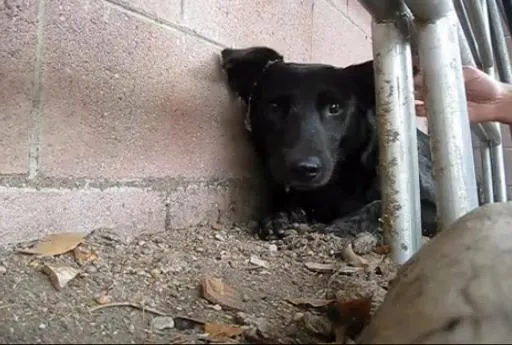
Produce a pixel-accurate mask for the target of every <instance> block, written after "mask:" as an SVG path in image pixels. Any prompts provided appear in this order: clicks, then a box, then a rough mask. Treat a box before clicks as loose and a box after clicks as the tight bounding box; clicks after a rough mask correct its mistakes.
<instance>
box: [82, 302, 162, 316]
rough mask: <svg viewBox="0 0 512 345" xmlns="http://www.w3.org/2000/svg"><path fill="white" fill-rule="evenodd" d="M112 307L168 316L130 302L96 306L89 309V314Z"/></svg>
mask: <svg viewBox="0 0 512 345" xmlns="http://www.w3.org/2000/svg"><path fill="white" fill-rule="evenodd" d="M113 307H130V308H134V309H139V310H142V311H147V312H148V313H151V314H155V315H158V316H169V315H168V314H166V313H163V312H161V311H159V310H156V309H153V308H150V307H145V306H142V305H138V304H136V303H131V302H113V303H108V304H102V305H98V306H96V307H93V308H91V309H89V312H91V313H92V312H94V311H97V310H100V309H103V308H113Z"/></svg>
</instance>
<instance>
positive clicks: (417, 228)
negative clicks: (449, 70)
mask: <svg viewBox="0 0 512 345" xmlns="http://www.w3.org/2000/svg"><path fill="white" fill-rule="evenodd" d="M372 34H373V56H374V77H375V89H376V102H377V104H376V106H377V108H376V109H377V124H378V130H379V147H380V157H379V164H380V173H381V186H382V204H383V208H382V221H383V224H382V228H383V232H384V237H385V239H386V240H387V242H388V243H391V247H392V258H393V259H394V261H395V262H396V263H398V264H403V263H404V262H406V261H407V260H409V258H410V257H411V256H412V255H413V254H414V253H416V251H417V250H418V249H419V248H420V245H421V205H420V192H419V190H420V188H419V179H418V176H419V168H418V151H417V134H416V133H417V132H416V120H415V114H416V113H415V108H414V84H413V74H412V57H411V50H410V44H409V42H408V40H407V39H406V37H405V36H404V34H403V33H402V32H401V30H400V29H399V28H397V27H396V25H395V24H394V23H393V22H380V23H378V22H376V21H375V20H374V21H373V23H372Z"/></svg>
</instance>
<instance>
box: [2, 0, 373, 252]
mask: <svg viewBox="0 0 512 345" xmlns="http://www.w3.org/2000/svg"><path fill="white" fill-rule="evenodd" d="M256 44H259V45H268V46H270V47H273V48H275V49H277V50H279V51H280V52H281V53H283V54H284V55H285V57H286V59H288V60H294V61H297V62H313V61H314V62H326V63H332V64H336V65H339V66H344V65H347V64H351V63H356V62H361V61H364V60H367V59H370V58H371V38H370V17H369V15H368V14H367V13H366V12H365V11H364V10H363V9H362V8H361V7H360V6H359V4H358V2H357V1H355V0H348V1H347V0H255V1H242V0H165V1H164V0H144V1H143V0H51V1H50V0H5V1H2V2H0V100H1V101H0V244H5V243H11V242H17V241H21V240H30V239H35V238H39V237H41V236H42V235H44V234H47V233H54V232H61V231H90V230H93V229H97V228H111V229H114V230H116V231H119V232H120V233H123V234H126V235H134V234H136V233H139V232H141V231H162V230H165V229H167V230H172V229H180V228H184V227H187V226H190V225H195V224H201V223H208V222H211V223H217V222H228V221H233V220H243V219H249V218H250V217H252V216H253V214H254V212H256V211H255V210H257V206H258V198H257V195H258V183H257V181H255V179H254V178H253V177H252V176H253V175H254V174H253V172H254V167H255V166H254V161H253V158H254V157H253V156H252V151H251V149H250V147H249V145H248V142H247V138H246V136H245V133H244V130H243V119H242V115H241V114H240V112H239V108H238V103H237V100H236V99H233V98H232V97H231V95H230V94H229V92H228V90H227V89H226V87H225V84H224V77H223V75H222V74H221V72H220V69H219V64H218V54H219V52H220V50H221V49H222V48H223V47H228V46H232V47H245V46H248V45H256Z"/></svg>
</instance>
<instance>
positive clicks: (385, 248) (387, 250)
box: [373, 244, 391, 255]
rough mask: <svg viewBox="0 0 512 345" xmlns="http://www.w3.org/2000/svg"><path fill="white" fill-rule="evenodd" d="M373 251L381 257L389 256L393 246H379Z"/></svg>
mask: <svg viewBox="0 0 512 345" xmlns="http://www.w3.org/2000/svg"><path fill="white" fill-rule="evenodd" d="M373 251H374V252H375V253H377V254H379V255H387V254H389V253H390V252H391V246H390V245H388V244H379V245H377V246H376V247H375V248H374V249H373Z"/></svg>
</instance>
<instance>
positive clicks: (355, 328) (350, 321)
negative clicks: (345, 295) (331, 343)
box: [328, 298, 371, 344]
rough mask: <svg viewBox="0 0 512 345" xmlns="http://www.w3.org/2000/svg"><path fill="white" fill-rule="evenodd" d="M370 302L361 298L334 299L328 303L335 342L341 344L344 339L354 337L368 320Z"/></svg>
mask: <svg viewBox="0 0 512 345" xmlns="http://www.w3.org/2000/svg"><path fill="white" fill-rule="evenodd" d="M370 312H371V302H370V300H368V299H365V298H361V299H355V300H352V301H348V302H340V301H336V302H334V303H332V304H330V305H329V310H328V316H329V319H330V320H331V322H332V323H333V331H334V334H335V335H336V343H338V344H343V343H344V342H345V340H344V339H339V338H346V337H350V338H355V337H356V336H357V335H358V334H359V333H360V332H361V331H362V330H363V328H364V326H365V325H366V324H367V323H368V321H369V320H370Z"/></svg>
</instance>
